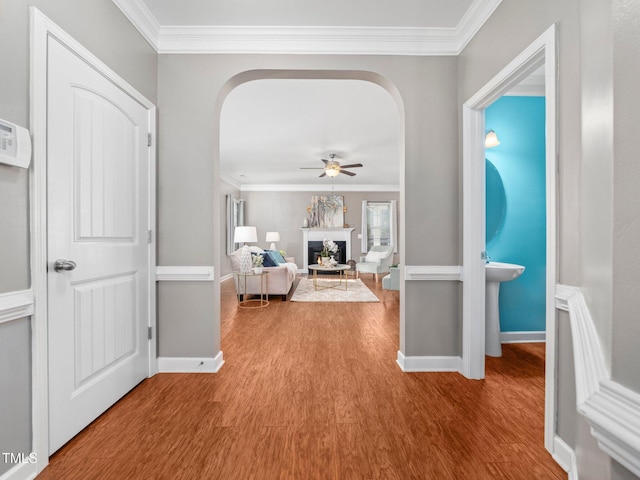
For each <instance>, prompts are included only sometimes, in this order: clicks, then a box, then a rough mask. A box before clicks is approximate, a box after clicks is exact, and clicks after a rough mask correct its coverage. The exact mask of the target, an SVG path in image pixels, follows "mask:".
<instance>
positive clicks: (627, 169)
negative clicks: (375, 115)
mask: <svg viewBox="0 0 640 480" xmlns="http://www.w3.org/2000/svg"><path fill="white" fill-rule="evenodd" d="M638 18H640V9H639V7H638V5H637V4H635V3H634V2H628V1H621V0H620V1H619V0H613V1H612V0H607V1H601V0H581V1H578V0H563V1H556V0H543V1H540V0H522V1H519V2H502V3H501V5H500V6H499V7H498V9H497V10H496V12H495V13H494V15H493V16H492V17H491V19H489V21H488V22H487V23H486V25H485V26H484V27H483V28H482V30H481V32H480V33H479V34H478V35H477V36H476V37H475V38H474V39H473V40H472V42H471V43H470V44H469V46H468V47H467V48H466V49H465V51H464V52H463V54H462V55H461V56H460V57H459V73H460V76H459V85H460V103H462V102H464V101H465V100H467V99H468V98H469V97H471V95H473V94H474V93H475V92H476V91H478V90H479V89H480V88H481V87H482V86H483V85H484V84H485V83H487V81H488V80H490V79H491V77H493V76H494V75H496V74H497V73H498V72H499V71H500V70H501V69H502V68H503V67H504V66H505V65H506V64H507V63H508V62H509V61H511V60H512V59H513V58H514V57H515V56H516V55H517V54H518V53H520V52H521V51H522V50H523V49H524V48H525V47H526V46H527V45H529V44H530V43H531V42H532V41H533V40H535V38H537V37H538V36H539V35H540V34H541V33H543V32H544V31H545V30H546V29H547V28H548V27H549V26H551V25H552V24H553V23H555V22H557V23H558V32H559V58H560V75H559V88H558V121H559V123H558V130H559V140H558V146H559V161H558V166H559V176H558V179H559V180H558V181H559V187H558V191H559V197H558V203H559V210H558V214H559V232H558V239H559V279H558V281H559V283H565V284H570V285H578V286H580V287H581V288H582V289H583V291H584V294H585V297H586V300H587V303H588V305H589V309H590V311H591V313H592V314H593V316H594V321H595V323H596V328H597V331H598V334H599V336H600V340H601V342H602V346H603V348H604V351H605V356H606V358H607V361H610V362H611V363H612V366H613V377H614V379H619V381H620V382H621V383H623V384H625V385H627V386H629V387H630V388H632V389H635V390H636V391H639V390H640V376H639V374H638V369H637V365H638V362H639V361H640V352H639V351H638V349H637V345H638V343H639V341H640V324H638V322H637V319H636V320H633V318H634V315H635V316H636V317H637V311H638V307H640V304H639V302H640V299H638V298H637V295H636V294H634V293H633V292H635V291H637V287H638V284H639V283H640V282H639V280H640V273H639V272H638V268H639V267H640V260H639V257H638V255H637V245H638V244H639V241H640V225H639V224H638V222H637V217H638V209H639V207H640V205H639V204H638V199H637V198H638V197H637V185H638V181H639V180H640V168H639V167H638V163H637V161H636V160H635V159H634V153H633V151H634V149H635V148H636V144H637V141H636V139H637V133H634V130H637V125H638V123H639V120H640V118H639V115H638V111H639V110H638V107H640V105H639V103H640V101H639V99H638V97H639V95H638V89H639V87H638V85H637V76H638V74H639V73H640V67H639V66H638V62H637V58H638V54H639V53H640V51H639V46H638V45H639V43H640V42H639V41H638V40H639V34H638V32H639V30H638V23H637V22H638ZM507 38H508V39H509V41H508V42H506V41H504V39H507ZM612 87H613V90H612ZM636 156H637V155H636ZM630 259H632V260H631V261H630ZM566 321H567V319H566V316H563V315H561V316H560V317H559V322H560V324H559V347H558V350H559V352H561V353H560V355H559V357H558V378H559V382H561V383H559V385H558V391H557V395H558V432H559V434H560V435H561V437H562V438H563V439H565V441H567V442H568V443H569V444H570V445H571V446H572V447H573V448H574V449H575V451H576V452H577V457H578V471H579V474H580V479H581V480H583V479H607V478H631V477H628V475H629V472H627V471H626V470H625V469H624V468H623V467H621V466H620V465H617V464H616V463H615V462H610V461H609V459H608V457H607V456H606V455H605V454H604V453H603V452H602V451H601V450H599V449H598V448H597V446H596V444H595V441H594V440H593V437H592V436H591V435H590V433H589V431H588V427H587V426H586V423H585V422H584V420H583V419H582V418H581V417H580V416H579V415H576V412H575V383H574V376H573V361H572V359H571V358H570V357H569V356H568V355H567V352H569V351H571V350H570V349H571V345H570V339H571V337H570V334H569V332H570V330H569V329H568V327H567V325H566V324H565V323H566ZM567 382H569V383H567ZM610 463H613V465H612V466H611V465H610Z"/></svg>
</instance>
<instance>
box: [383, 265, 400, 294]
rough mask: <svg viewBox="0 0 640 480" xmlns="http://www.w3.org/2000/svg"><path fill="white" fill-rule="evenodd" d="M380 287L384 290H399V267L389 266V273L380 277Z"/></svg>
mask: <svg viewBox="0 0 640 480" xmlns="http://www.w3.org/2000/svg"><path fill="white" fill-rule="evenodd" d="M382 288H383V289H385V290H400V268H399V267H389V275H386V276H385V277H382Z"/></svg>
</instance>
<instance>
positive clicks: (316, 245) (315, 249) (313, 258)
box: [307, 240, 347, 265]
mask: <svg viewBox="0 0 640 480" xmlns="http://www.w3.org/2000/svg"><path fill="white" fill-rule="evenodd" d="M334 243H335V244H336V245H338V253H337V254H336V255H334V256H333V258H335V259H336V260H337V261H338V263H342V264H345V263H347V242H345V241H344V240H336V241H334ZM307 245H308V246H307V262H308V265H311V264H313V263H318V257H319V256H320V252H322V247H323V243H322V241H321V240H313V241H309V243H308V244H307Z"/></svg>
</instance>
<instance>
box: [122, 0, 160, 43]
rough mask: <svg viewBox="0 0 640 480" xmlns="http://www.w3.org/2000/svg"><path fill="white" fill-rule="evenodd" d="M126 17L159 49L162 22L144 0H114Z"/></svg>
mask: <svg viewBox="0 0 640 480" xmlns="http://www.w3.org/2000/svg"><path fill="white" fill-rule="evenodd" d="M113 3H115V4H116V6H117V7H118V8H119V9H120V10H121V11H122V13H124V15H125V17H127V19H129V21H130V22H131V23H132V24H133V25H134V26H135V27H136V28H137V29H138V31H139V32H140V33H141V34H142V36H143V37H144V38H145V40H146V41H147V42H149V45H151V46H152V47H153V48H154V50H156V52H157V51H158V37H159V35H160V24H159V23H158V20H156V17H155V16H154V15H153V13H151V10H149V8H148V7H147V4H146V3H145V2H144V1H142V0H113Z"/></svg>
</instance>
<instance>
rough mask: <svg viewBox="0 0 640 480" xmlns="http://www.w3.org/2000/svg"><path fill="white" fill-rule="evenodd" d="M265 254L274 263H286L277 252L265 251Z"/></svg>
mask: <svg viewBox="0 0 640 480" xmlns="http://www.w3.org/2000/svg"><path fill="white" fill-rule="evenodd" d="M265 253H267V254H268V255H270V256H271V258H272V260H273V261H274V262H276V263H287V261H286V260H285V259H284V257H283V256H282V254H281V253H280V252H279V251H278V250H265Z"/></svg>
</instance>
